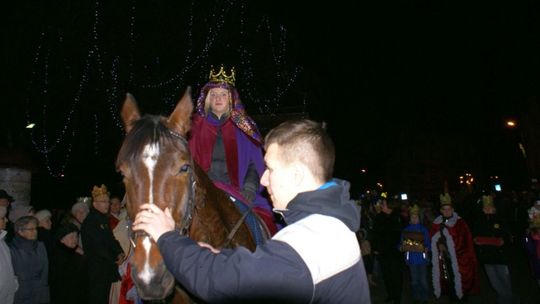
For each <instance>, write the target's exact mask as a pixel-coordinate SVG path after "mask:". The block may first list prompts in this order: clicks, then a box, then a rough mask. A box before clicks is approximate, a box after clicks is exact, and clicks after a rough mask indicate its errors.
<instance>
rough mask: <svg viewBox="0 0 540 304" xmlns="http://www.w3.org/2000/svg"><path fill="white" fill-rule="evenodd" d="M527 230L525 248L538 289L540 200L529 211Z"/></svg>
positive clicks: (539, 283)
mask: <svg viewBox="0 0 540 304" xmlns="http://www.w3.org/2000/svg"><path fill="white" fill-rule="evenodd" d="M528 213H529V229H528V231H527V236H526V237H525V248H526V250H527V255H528V257H529V265H530V269H531V273H532V275H533V277H534V278H535V279H536V282H537V283H538V286H539V287H540V200H537V201H536V202H535V203H534V205H533V206H532V207H531V208H530V209H529V211H528Z"/></svg>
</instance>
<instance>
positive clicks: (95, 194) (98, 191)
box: [92, 184, 109, 201]
mask: <svg viewBox="0 0 540 304" xmlns="http://www.w3.org/2000/svg"><path fill="white" fill-rule="evenodd" d="M101 196H107V197H109V192H108V191H107V186H105V185H103V184H102V185H101V187H98V186H94V189H92V198H93V199H94V201H95V200H97V199H98V198H99V197H101Z"/></svg>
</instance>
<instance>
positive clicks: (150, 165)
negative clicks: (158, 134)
mask: <svg viewBox="0 0 540 304" xmlns="http://www.w3.org/2000/svg"><path fill="white" fill-rule="evenodd" d="M158 156H159V145H158V144H157V143H153V144H148V145H146V146H144V150H143V153H142V161H143V163H144V165H145V166H146V169H147V170H148V181H149V185H150V189H149V190H148V203H149V204H153V203H154V189H153V185H154V168H155V166H156V163H157V160H158Z"/></svg>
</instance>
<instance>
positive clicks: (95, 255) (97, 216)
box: [81, 185, 124, 304]
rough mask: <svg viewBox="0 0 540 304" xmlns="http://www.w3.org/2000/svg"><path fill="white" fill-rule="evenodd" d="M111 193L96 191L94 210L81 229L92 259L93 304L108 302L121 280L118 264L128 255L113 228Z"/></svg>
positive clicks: (90, 263)
mask: <svg viewBox="0 0 540 304" xmlns="http://www.w3.org/2000/svg"><path fill="white" fill-rule="evenodd" d="M108 212H109V192H108V191H107V187H106V186H105V185H101V186H100V187H97V186H94V188H93V189H92V208H90V212H89V213H88V216H86V219H85V220H84V222H83V223H82V226H81V236H82V243H83V246H84V253H85V255H86V256H87V258H88V280H89V282H91V284H90V286H89V290H88V292H89V295H90V301H89V303H96V304H98V303H99V304H103V303H108V301H109V293H110V290H111V284H112V283H114V282H117V281H119V280H120V275H119V273H118V265H119V264H120V263H121V262H122V261H123V260H124V252H123V251H122V248H121V247H120V244H119V243H118V241H117V240H116V239H115V238H114V236H113V233H112V231H111V229H110V228H109V216H108Z"/></svg>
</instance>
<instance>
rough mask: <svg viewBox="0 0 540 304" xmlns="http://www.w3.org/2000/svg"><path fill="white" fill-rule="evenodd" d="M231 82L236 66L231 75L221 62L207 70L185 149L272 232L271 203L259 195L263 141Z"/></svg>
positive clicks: (233, 78)
mask: <svg viewBox="0 0 540 304" xmlns="http://www.w3.org/2000/svg"><path fill="white" fill-rule="evenodd" d="M235 81H236V75H235V71H234V69H231V71H230V73H227V72H226V71H225V69H224V68H223V66H221V68H220V70H219V71H218V72H215V71H214V69H211V71H210V74H209V82H208V83H206V84H205V85H204V86H203V87H202V89H201V92H200V95H199V98H198V99H197V104H196V110H195V113H194V115H193V119H192V128H191V134H190V138H189V149H190V151H191V154H192V156H193V159H194V160H195V162H196V163H197V164H198V165H199V166H201V168H202V169H203V170H204V171H205V172H206V173H207V174H208V176H209V177H210V179H211V180H212V181H214V183H215V184H216V186H217V187H219V188H221V189H222V190H224V191H226V192H227V193H229V194H230V195H231V196H233V197H235V198H236V199H240V200H241V201H244V202H246V203H247V204H248V205H249V204H253V205H254V208H253V210H254V211H255V212H256V213H257V214H258V215H259V216H260V217H261V218H262V219H263V220H264V221H265V223H266V224H267V226H268V228H269V230H270V232H271V233H272V234H274V233H275V232H276V230H277V228H276V225H275V222H274V218H273V215H272V211H271V207H270V204H269V202H268V200H266V199H265V198H264V197H263V196H262V195H261V191H262V190H263V188H262V187H261V186H260V184H259V180H260V177H261V176H262V174H263V172H264V170H265V166H264V160H263V154H262V142H263V140H262V138H261V134H260V133H259V130H258V129H257V126H256V124H255V122H254V121H253V119H251V117H249V115H248V114H247V112H246V110H245V108H244V105H243V104H242V102H241V101H240V96H239V94H238V91H237V90H236V88H235ZM242 207H243V206H239V208H242ZM244 208H245V207H244ZM240 211H242V212H243V210H240ZM248 226H249V222H248ZM250 228H252V229H253V227H250Z"/></svg>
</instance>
